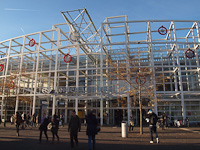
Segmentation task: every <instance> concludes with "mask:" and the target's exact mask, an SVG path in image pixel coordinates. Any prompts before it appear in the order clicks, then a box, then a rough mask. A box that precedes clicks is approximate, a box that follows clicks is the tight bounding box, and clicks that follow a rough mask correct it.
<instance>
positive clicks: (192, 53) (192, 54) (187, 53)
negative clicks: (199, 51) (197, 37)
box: [185, 48, 195, 58]
mask: <svg viewBox="0 0 200 150" xmlns="http://www.w3.org/2000/svg"><path fill="white" fill-rule="evenodd" d="M185 56H186V57H188V58H193V57H194V56H195V54H194V51H193V50H191V49H190V48H189V49H188V50H187V51H186V52H185Z"/></svg>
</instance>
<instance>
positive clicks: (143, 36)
mask: <svg viewBox="0 0 200 150" xmlns="http://www.w3.org/2000/svg"><path fill="white" fill-rule="evenodd" d="M61 14H62V15H63V17H64V19H65V21H66V23H61V24H55V25H53V26H52V29H50V30H47V31H41V32H36V33H31V34H26V35H22V36H19V37H16V38H11V39H9V40H5V41H2V42H0V55H1V58H0V65H1V68H0V80H1V82H2V81H4V80H6V79H7V78H10V77H13V76H15V78H13V81H12V82H14V84H15V87H14V88H12V89H10V95H9V97H6V94H5V93H4V91H5V90H4V88H2V95H1V96H0V102H1V117H2V118H3V116H4V115H3V114H4V113H5V109H4V108H5V99H6V98H7V99H8V101H9V102H10V103H8V104H10V105H9V106H8V109H7V112H6V113H7V114H8V115H7V116H8V117H9V115H11V114H12V113H14V112H16V111H26V112H30V113H32V114H34V113H39V112H40V113H41V106H43V105H44V104H45V105H47V110H46V111H47V113H48V114H51V115H53V114H55V113H59V114H64V115H65V119H66V121H67V119H68V116H69V113H70V111H71V110H73V109H75V110H76V111H77V112H79V115H80V116H82V117H83V116H84V115H85V114H87V110H89V109H94V110H96V114H97V117H98V118H99V119H100V123H101V125H103V124H104V123H105V124H115V123H116V121H117V119H119V118H118V117H117V115H118V112H120V115H121V114H122V118H121V120H122V119H125V120H129V117H130V115H131V114H134V115H135V118H136V122H137V117H138V114H137V113H138V111H137V110H138V109H139V107H138V105H133V103H132V101H133V97H132V96H131V94H130V93H129V92H127V91H130V90H132V89H133V87H134V86H135V85H136V86H137V83H136V82H135V81H136V80H135V78H136V74H137V72H140V71H141V68H149V69H150V70H151V71H152V77H151V79H152V82H149V83H148V82H147V83H145V84H146V87H151V88H152V89H153V91H152V93H153V94H154V97H153V98H152V99H150V98H146V99H148V100H147V104H146V105H145V104H144V105H143V109H144V110H147V109H151V108H153V109H154V111H155V112H156V113H157V114H158V115H159V116H161V115H162V113H166V114H167V115H168V116H169V117H170V118H171V119H182V120H183V121H184V120H185V118H186V117H189V119H190V121H193V122H198V121H200V94H199V90H200V72H199V70H200V69H199V65H200V62H199V58H200V50H199V44H200V33H199V21H197V20H190V21H188V20H138V21H129V20H128V18H127V16H116V17H107V18H106V19H105V21H104V22H102V23H101V26H100V28H99V29H97V28H96V27H95V25H94V23H93V21H92V19H91V17H90V15H89V13H88V12H87V10H86V9H78V10H73V11H65V12H61ZM160 29H161V30H160ZM31 40H34V41H35V43H32V45H30V42H31ZM66 55H67V56H72V60H70V62H67V63H66V61H64V60H63V57H64V56H66ZM110 62H111V63H110ZM112 63H114V64H115V67H114V66H113V65H112ZM113 68H114V69H116V70H118V73H119V70H120V68H122V69H123V71H124V72H123V74H125V80H121V79H120V78H119V76H116V78H113V79H112V80H111V79H110V75H113V74H112V73H113V72H112V71H113ZM135 68H136V70H137V71H136V70H134V69H135ZM130 70H133V72H132V73H130ZM130 74H131V75H130ZM128 81H131V84H130V82H128ZM122 87H125V88H124V90H120V89H121V88H122ZM136 91H137V90H136ZM118 97H120V98H126V104H125V105H123V106H122V105H121V104H120V103H119V101H118V100H117V99H118ZM150 101H153V103H152V104H150Z"/></svg>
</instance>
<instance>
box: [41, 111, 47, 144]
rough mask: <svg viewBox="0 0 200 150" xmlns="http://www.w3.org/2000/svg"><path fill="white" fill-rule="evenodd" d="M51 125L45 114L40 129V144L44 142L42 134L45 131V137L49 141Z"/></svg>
mask: <svg viewBox="0 0 200 150" xmlns="http://www.w3.org/2000/svg"><path fill="white" fill-rule="evenodd" d="M48 124H49V120H48V119H47V118H46V113H43V117H42V119H41V125H40V127H39V130H40V139H39V143H41V140H42V132H43V131H44V135H45V136H46V139H47V141H48V136H47V125H48Z"/></svg>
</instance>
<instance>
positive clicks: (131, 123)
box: [129, 115, 134, 131]
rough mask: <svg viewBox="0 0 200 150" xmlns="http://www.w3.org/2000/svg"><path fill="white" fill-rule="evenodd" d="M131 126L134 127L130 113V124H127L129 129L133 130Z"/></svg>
mask: <svg viewBox="0 0 200 150" xmlns="http://www.w3.org/2000/svg"><path fill="white" fill-rule="evenodd" d="M133 127H134V118H133V116H132V115H131V116H130V124H129V131H131V130H132V131H133Z"/></svg>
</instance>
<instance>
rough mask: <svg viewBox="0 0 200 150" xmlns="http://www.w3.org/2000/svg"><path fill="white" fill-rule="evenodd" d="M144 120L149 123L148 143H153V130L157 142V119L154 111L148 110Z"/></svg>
mask: <svg viewBox="0 0 200 150" xmlns="http://www.w3.org/2000/svg"><path fill="white" fill-rule="evenodd" d="M146 120H147V122H148V123H149V131H150V136H151V141H150V143H153V132H154V133H155V135H156V142H157V143H159V139H158V134H157V131H156V123H157V120H158V117H157V115H156V114H155V113H154V112H152V110H149V111H148V115H147V117H146Z"/></svg>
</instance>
